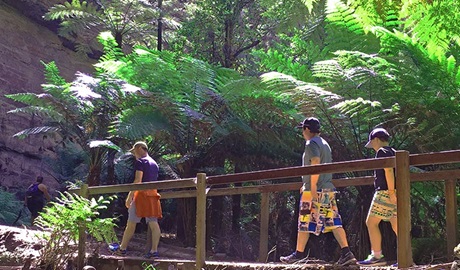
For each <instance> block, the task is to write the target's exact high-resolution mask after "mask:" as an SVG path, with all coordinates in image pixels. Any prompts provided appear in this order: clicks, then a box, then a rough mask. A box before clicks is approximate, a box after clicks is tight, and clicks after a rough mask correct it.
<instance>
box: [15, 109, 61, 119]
mask: <svg viewBox="0 0 460 270" xmlns="http://www.w3.org/2000/svg"><path fill="white" fill-rule="evenodd" d="M8 113H24V114H29V115H37V116H39V117H43V118H49V119H52V120H54V121H56V122H60V121H64V117H63V116H62V114H60V113H58V112H56V111H55V110H52V109H49V108H44V107H41V106H27V107H22V108H16V109H14V110H10V111H8Z"/></svg>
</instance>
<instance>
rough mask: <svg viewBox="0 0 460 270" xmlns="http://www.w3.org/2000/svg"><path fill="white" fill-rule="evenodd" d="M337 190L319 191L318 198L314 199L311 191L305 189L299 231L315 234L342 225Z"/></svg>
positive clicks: (301, 201)
mask: <svg viewBox="0 0 460 270" xmlns="http://www.w3.org/2000/svg"><path fill="white" fill-rule="evenodd" d="M335 193H336V192H335V191H333V190H331V189H323V190H321V191H318V200H317V201H312V197H311V191H304V192H302V195H301V197H300V211H299V228H298V230H299V232H309V233H313V234H315V235H319V234H320V233H328V232H331V231H332V230H334V229H336V228H340V227H342V218H341V217H340V214H339V211H338V208H337V202H336V201H335Z"/></svg>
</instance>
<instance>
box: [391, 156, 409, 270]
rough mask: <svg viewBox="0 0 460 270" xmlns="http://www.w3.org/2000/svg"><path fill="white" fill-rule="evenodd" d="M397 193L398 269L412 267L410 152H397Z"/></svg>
mask: <svg viewBox="0 0 460 270" xmlns="http://www.w3.org/2000/svg"><path fill="white" fill-rule="evenodd" d="M395 168H396V175H395V176H396V192H397V198H398V202H397V206H398V221H397V223H398V268H407V267H409V266H412V264H413V260H412V244H411V235H410V231H411V211H410V209H411V205H410V172H409V152H407V151H396V157H395Z"/></svg>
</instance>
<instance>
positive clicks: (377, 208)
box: [368, 190, 396, 221]
mask: <svg viewBox="0 0 460 270" xmlns="http://www.w3.org/2000/svg"><path fill="white" fill-rule="evenodd" d="M368 215H369V216H373V217H378V218H380V219H382V220H383V221H388V220H390V219H391V218H393V217H396V204H394V203H392V202H390V194H389V193H388V190H377V191H376V192H375V194H374V198H373V199H372V203H371V207H370V209H369V214H368Z"/></svg>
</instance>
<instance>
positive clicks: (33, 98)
mask: <svg viewBox="0 0 460 270" xmlns="http://www.w3.org/2000/svg"><path fill="white" fill-rule="evenodd" d="M5 97H7V98H9V99H12V100H14V101H16V102H21V103H24V104H27V105H37V104H39V102H38V101H39V100H40V98H39V97H38V96H37V94H34V93H18V94H9V95H5Z"/></svg>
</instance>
